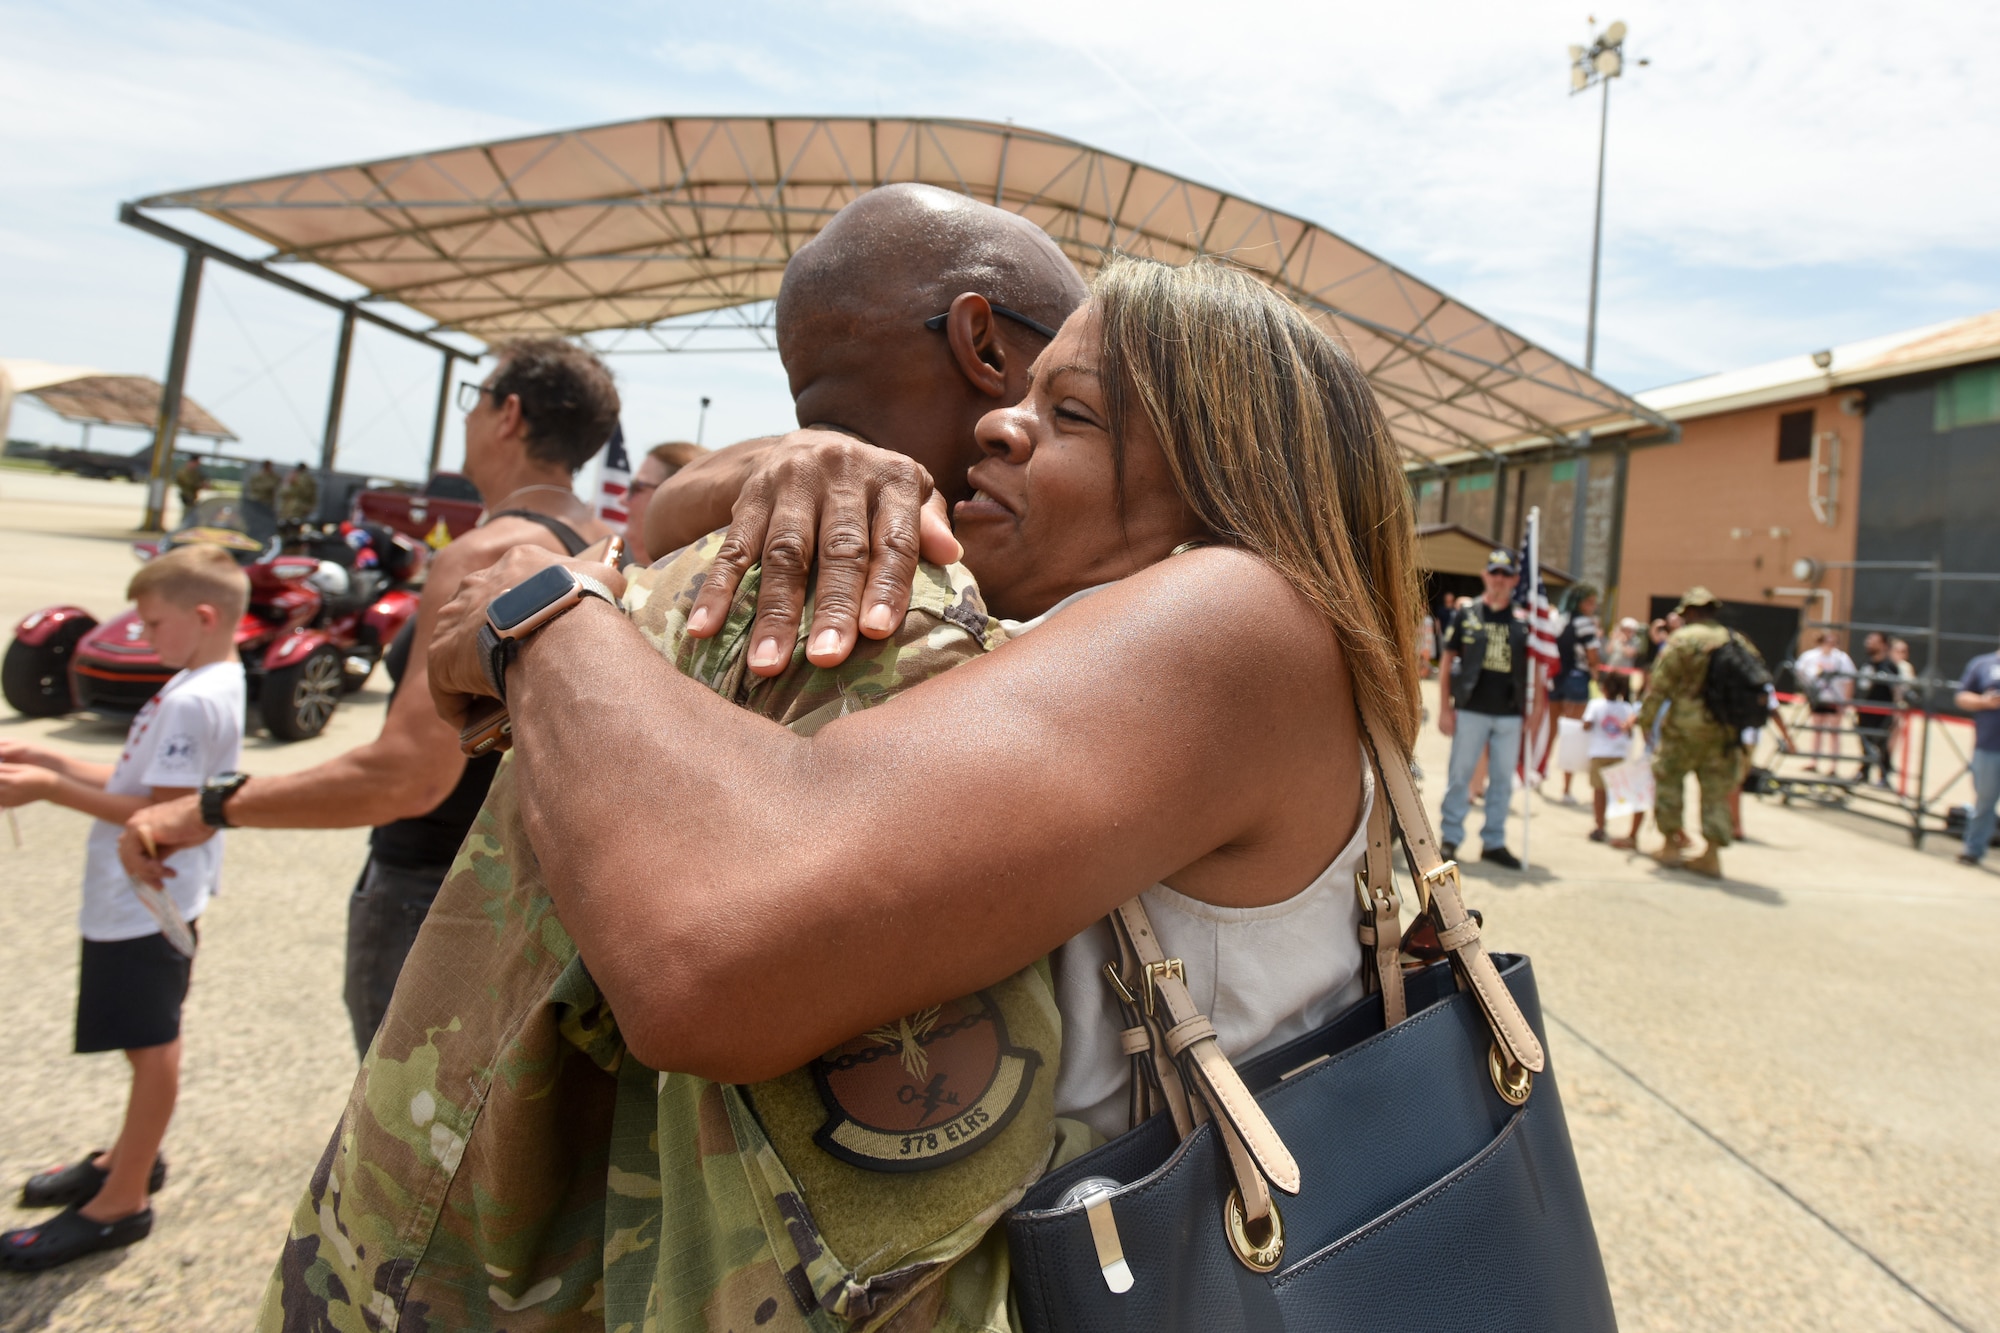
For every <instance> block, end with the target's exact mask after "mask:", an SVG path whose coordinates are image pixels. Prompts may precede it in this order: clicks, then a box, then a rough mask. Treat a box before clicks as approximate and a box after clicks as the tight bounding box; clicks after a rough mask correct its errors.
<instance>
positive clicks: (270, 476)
mask: <svg viewBox="0 0 2000 1333" xmlns="http://www.w3.org/2000/svg"><path fill="white" fill-rule="evenodd" d="M243 498H244V499H246V500H249V501H251V502H252V503H255V504H260V505H263V506H264V507H265V508H266V509H269V510H271V511H272V512H274V513H275V512H276V511H277V508H278V471H277V469H276V468H274V467H272V466H271V460H270V459H268V458H267V459H265V460H264V465H263V466H262V467H260V468H258V469H257V470H256V471H255V472H253V473H251V474H250V476H249V479H248V480H246V481H245V482H244V483H243Z"/></svg>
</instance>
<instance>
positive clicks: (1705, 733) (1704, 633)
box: [1639, 588, 1746, 879]
mask: <svg viewBox="0 0 2000 1333" xmlns="http://www.w3.org/2000/svg"><path fill="white" fill-rule="evenodd" d="M1718 605H1719V604H1718V603H1717V601H1716V599H1715V594H1713V593H1711V592H1710V591H1709V590H1708V589H1706V588H1690V589H1688V593H1687V596H1685V597H1683V598H1682V599H1681V604H1680V605H1679V606H1678V607H1676V608H1675V610H1676V611H1677V612H1678V613H1679V614H1680V616H1681V617H1682V619H1683V620H1685V621H1686V622H1687V623H1686V624H1684V625H1683V626H1682V627H1681V628H1680V629H1677V630H1675V631H1674V633H1673V637H1671V638H1669V639H1668V640H1667V643H1666V647H1665V648H1664V649H1663V650H1662V651H1661V653H1660V657H1659V660H1658V662H1656V663H1655V664H1654V667H1653V674H1652V678H1651V679H1650V680H1649V681H1648V682H1647V683H1646V698H1645V702H1644V703H1643V704H1642V705H1641V706H1640V708H1639V730H1640V731H1641V732H1642V733H1643V734H1645V735H1646V736H1648V737H1650V736H1651V735H1652V732H1653V726H1654V723H1655V721H1656V720H1657V719H1658V718H1659V716H1660V712H1661V710H1662V709H1665V710H1666V715H1667V716H1666V721H1665V722H1664V723H1663V724H1661V726H1660V739H1659V749H1658V752H1657V753H1656V754H1655V755H1654V756H1653V781H1654V784H1655V788H1656V790H1655V793H1654V796H1653V820H1654V822H1655V823H1657V824H1658V825H1659V827H1660V832H1661V833H1662V834H1664V835H1665V836H1666V845H1665V846H1664V847H1662V848H1661V849H1660V850H1659V851H1658V852H1657V853H1655V855H1654V859H1655V860H1657V861H1659V863H1660V864H1661V865H1663V866H1677V867H1680V868H1683V869H1686V870H1692V871H1694V872H1695V873H1696V874H1700V875H1707V876H1709V877H1710V878H1711V879H1720V878H1722V849H1723V848H1724V847H1727V846H1728V845H1729V828H1730V825H1729V793H1730V792H1732V791H1734V790H1735V789H1736V784H1737V783H1739V782H1741V781H1742V780H1743V765H1744V762H1745V759H1746V754H1745V751H1744V750H1743V747H1742V745H1741V744H1740V743H1739V741H1738V738H1737V737H1735V736H1733V735H1731V734H1730V732H1729V729H1728V728H1727V727H1725V726H1724V725H1723V724H1722V723H1720V722H1718V721H1716V720H1715V718H1714V717H1712V716H1710V714H1709V711H1708V705H1707V704H1706V703H1705V702H1703V699H1702V688H1703V686H1705V685H1706V684H1707V683H1708V659H1709V654H1711V653H1713V652H1714V651H1715V650H1716V649H1717V648H1719V647H1721V646H1722V645H1723V644H1725V643H1727V642H1728V641H1729V631H1728V630H1727V629H1724V628H1723V626H1722V625H1721V624H1720V622H1718V621H1717V620H1716V610H1717V607H1718ZM1690 773H1692V774H1694V776H1695V780H1696V781H1697V782H1698V783H1699V784H1700V787H1701V836H1702V838H1703V840H1704V842H1705V844H1706V845H1705V846H1704V847H1703V848H1702V851H1701V855H1699V856H1696V857H1693V858H1689V857H1687V855H1686V853H1685V851H1684V845H1685V838H1684V835H1683V833H1682V829H1683V827H1684V825H1685V816H1684V813H1683V802H1684V801H1685V798H1686V793H1685V791H1684V788H1685V786H1686V783H1687V776H1688V774H1690Z"/></svg>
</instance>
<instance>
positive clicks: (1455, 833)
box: [1438, 709, 1521, 848]
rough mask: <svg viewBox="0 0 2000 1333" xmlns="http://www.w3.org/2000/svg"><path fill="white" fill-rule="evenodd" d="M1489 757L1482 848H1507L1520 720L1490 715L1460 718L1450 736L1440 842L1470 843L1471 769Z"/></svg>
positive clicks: (1473, 714)
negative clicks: (1467, 821) (1467, 836)
mask: <svg viewBox="0 0 2000 1333" xmlns="http://www.w3.org/2000/svg"><path fill="white" fill-rule="evenodd" d="M1481 751H1484V752H1485V754H1486V826H1485V827H1484V828H1482V829H1481V830H1480V831H1479V844H1480V846H1482V847H1486V848H1493V847H1505V846H1506V845H1507V806H1508V805H1509V804H1510V803H1511V802H1512V801H1513V799H1514V765H1515V763H1516V762H1517V761H1518V760H1519V759H1520V757H1521V718H1520V716H1519V715H1518V714H1511V715H1509V716H1506V717H1496V716H1494V715H1493V714H1491V713H1468V712H1465V711H1464V710H1463V709H1461V710H1460V711H1459V714H1458V725H1457V726H1456V727H1455V728H1454V729H1453V731H1452V733H1451V767H1450V769H1449V770H1448V772H1447V774H1446V778H1445V788H1444V810H1443V812H1442V813H1443V818H1442V819H1441V820H1440V826H1439V829H1438V839H1439V841H1441V842H1449V843H1460V842H1464V841H1465V816H1466V812H1467V811H1469V810H1470V809H1471V808H1472V770H1473V769H1475V768H1477V767H1479V755H1480V752H1481Z"/></svg>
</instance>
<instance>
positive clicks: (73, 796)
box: [0, 546, 250, 1270]
mask: <svg viewBox="0 0 2000 1333" xmlns="http://www.w3.org/2000/svg"><path fill="white" fill-rule="evenodd" d="M126 595H127V596H129V597H130V598H131V599H132V601H133V602H134V604H135V607H136V610H137V611H138V615H139V621H140V623H141V624H142V625H143V626H144V627H145V633H146V639H147V641H148V642H149V643H151V644H152V645H153V649H154V651H155V652H157V653H158V654H159V656H160V661H161V662H162V663H163V664H164V665H166V666H170V667H178V668H180V672H179V674H178V675H176V676H174V677H173V679H171V680H169V681H168V682H167V683H166V684H165V685H162V686H161V687H160V691H159V693H158V694H155V695H154V696H153V697H152V698H151V699H150V700H148V701H147V703H146V706H145V707H144V708H142V709H140V710H139V715H138V716H137V717H135V718H133V719H132V726H131V729H130V730H129V731H128V732H127V733H126V735H125V749H124V751H123V752H122V753H121V754H120V755H119V756H118V762H117V763H116V764H115V765H114V764H93V763H87V762H85V761H83V760H80V759H72V758H70V757H68V756H66V755H63V754H61V753H59V752H57V751H55V750H52V749H49V748H47V747H44V746H40V745H34V744H31V743H28V742H25V741H0V805H4V806H8V807H12V806H16V805H25V804H27V803H28V802H29V801H53V802H55V803H56V804H57V805H66V806H68V807H69V808H70V809H72V810H80V811H82V812H83V813H84V814H87V815H94V816H96V819H97V822H96V823H94V824H92V825H91V826H90V835H89V838H88V840H87V842H86V843H85V852H84V863H83V910H82V911H81V912H80V913H79V915H78V922H77V924H78V926H79V928H80V930H81V932H82V934H83V963H82V975H81V977H80V979H79V982H78V987H77V1002H76V1051H77V1054H79V1055H83V1054H88V1053H90V1052H93V1051H123V1052H125V1058H126V1059H127V1060H128V1061H129V1062H130V1063H131V1065H132V1092H131V1097H130V1099H129V1100H128V1102H127V1103H126V1107H125V1123H124V1127H123V1128H122V1129H121V1130H120V1131H119V1134H118V1139H117V1141H116V1143H115V1144H114V1145H113V1146H112V1148H111V1149H110V1151H108V1152H98V1153H91V1154H88V1155H86V1156H85V1157H84V1158H83V1159H82V1160H80V1161H78V1162H75V1163H73V1164H71V1165H68V1166H62V1167H54V1168H51V1169H50V1170H47V1171H44V1172H42V1173H41V1174H40V1175H38V1176H35V1177H33V1178H32V1179H30V1180H29V1181H28V1183H27V1185H26V1186H25V1187H24V1188H23V1189H22V1191H21V1202H22V1203H23V1204H25V1205H27V1206H29V1207H62V1208H63V1211H62V1212H60V1213H58V1214H57V1215H56V1216H54V1217H52V1218H50V1219H49V1220H48V1221H46V1222H44V1223H42V1224H41V1225H40V1226H35V1227H24V1228H21V1229H20V1230H17V1231H9V1232H7V1233H5V1234H4V1235H0V1268H10V1269H16V1270H34V1269H43V1268H53V1267H55V1266H56V1265H58V1264H65V1263H68V1262H69V1261H70V1260H72V1259H78V1258H81V1257H83V1256H84V1255H86V1254H92V1253H95V1252H96V1251H98V1250H108V1249H112V1248H115V1247H117V1246H121V1245H130V1244H132V1243H133V1242H135V1241H139V1240H143V1239H145V1237H146V1236H147V1235H148V1234H149V1233H150V1232H151V1231H152V1229H153V1209H152V1199H151V1195H152V1192H153V1191H154V1190H157V1189H159V1188H160V1186H161V1185H163V1184H165V1183H166V1162H165V1161H164V1160H162V1159H161V1158H160V1155H159V1151H160V1143H161V1141H162V1140H163V1139H165V1138H166V1133H167V1122H168V1121H169V1120H170V1119H172V1117H173V1112H174V1100H175V1097H176V1096H177V1094H178V1092H179V1090H180V1061H181V1040H180V1037H181V1002H182V1000H184V999H185V998H186V996H187V988H188V978H189V974H190V970H191V968H192V966H193V962H194V960H193V959H192V958H190V957H189V956H188V955H186V954H184V953H182V952H181V951H180V950H179V949H178V948H176V947H175V946H174V945H173V944H172V943H170V942H169V940H168V938H167V936H166V935H165V934H163V933H162V919H159V918H155V917H154V915H153V913H152V910H151V909H149V908H148V906H147V905H146V903H145V902H144V901H143V900H141V898H140V897H139V895H138V891H137V889H136V888H135V886H134V885H133V882H132V881H131V879H130V878H128V877H127V876H126V874H125V871H124V868H123V867H122V866H120V864H119V862H118V836H119V834H121V833H123V832H124V827H125V820H126V818H127V817H128V816H130V815H131V814H132V813H133V812H134V811H136V810H139V809H141V808H142V807H144V806H148V805H151V804H153V803H155V802H157V801H165V800H171V799H173V798H174V797H176V796H182V795H185V794H187V793H189V792H192V791H194V790H195V789H196V788H198V787H200V786H201V785H202V783H203V782H204V781H206V780H207V779H209V778H213V777H217V776H218V775H224V774H227V773H229V771H230V770H232V769H234V768H235V767H236V761H237V756H238V753H239V752H240V750H241V748H242V744H243V664H242V662H241V661H239V660H238V658H237V656H236V624H237V622H238V621H239V620H241V619H242V618H243V609H244V606H245V604H246V603H247V602H248V601H249V596H250V583H249V580H248V579H247V578H245V577H244V574H243V571H242V570H241V569H239V568H238V567H237V565H236V561H235V560H234V559H233V558H232V557H231V556H230V554H229V553H228V552H227V551H225V550H223V549H222V548H221V547H219V546H184V547H181V548H179V549H177V550H173V551H168V552H167V553H166V554H164V555H160V556H157V557H155V558H154V559H153V560H151V561H150V562H148V563H147V564H146V565H145V567H144V568H142V569H140V571H139V572H138V573H137V574H136V575H134V576H133V578H132V583H131V586H130V587H129V588H128V589H127V590H126ZM170 864H171V865H172V866H173V867H174V870H175V874H174V877H173V878H172V879H170V880H169V881H168V887H167V892H168V893H169V894H170V895H171V897H172V900H173V904H174V907H175V908H177V909H178V911H179V914H180V916H181V918H182V919H183V920H184V921H186V922H187V923H188V930H189V932H190V933H192V932H193V930H194V929H195V926H194V921H195V918H196V917H198V916H200V915H201V912H202V909H203V908H204V907H206V906H207V905H208V897H209V894H210V893H211V892H212V891H213V890H214V888H215V882H216V876H217V873H218V871H220V869H221V867H222V838H221V837H220V835H218V836H216V837H214V838H211V839H210V840H209V841H207V842H205V843H203V844H201V845H200V846H198V847H191V848H189V849H188V850H186V851H184V852H181V853H180V854H178V855H176V856H175V857H173V858H172V860H171V862H170Z"/></svg>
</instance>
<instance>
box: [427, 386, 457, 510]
mask: <svg viewBox="0 0 2000 1333" xmlns="http://www.w3.org/2000/svg"><path fill="white" fill-rule="evenodd" d="M457 364H458V358H457V357H454V356H450V355H447V356H446V357H445V359H444V369H443V370H440V371H439V372H438V405H437V415H436V416H435V417H433V418H431V461H430V465H429V467H427V468H426V469H425V470H424V480H425V481H426V482H428V481H429V480H430V479H431V478H432V477H435V476H436V475H437V470H438V455H440V454H442V453H443V452H444V414H445V412H446V411H448V410H449V409H450V407H451V368H452V367H453V366H455V365H457Z"/></svg>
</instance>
